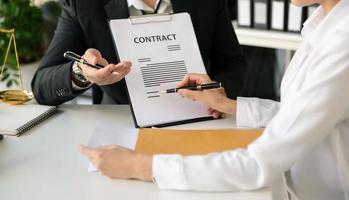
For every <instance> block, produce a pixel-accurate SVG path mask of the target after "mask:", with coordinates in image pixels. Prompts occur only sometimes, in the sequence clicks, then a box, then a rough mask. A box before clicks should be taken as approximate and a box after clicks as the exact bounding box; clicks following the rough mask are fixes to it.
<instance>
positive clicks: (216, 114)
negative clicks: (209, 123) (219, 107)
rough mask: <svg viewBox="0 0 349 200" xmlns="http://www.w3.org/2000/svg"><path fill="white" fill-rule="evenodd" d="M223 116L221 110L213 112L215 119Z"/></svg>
mask: <svg viewBox="0 0 349 200" xmlns="http://www.w3.org/2000/svg"><path fill="white" fill-rule="evenodd" d="M221 116H222V113H221V112H219V111H216V110H215V111H213V113H212V117H213V118H215V119H218V118H220V117H221Z"/></svg>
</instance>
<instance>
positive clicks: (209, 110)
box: [207, 108, 215, 115]
mask: <svg viewBox="0 0 349 200" xmlns="http://www.w3.org/2000/svg"><path fill="white" fill-rule="evenodd" d="M207 112H208V114H209V115H213V113H214V112H215V110H214V109H212V108H208V109H207Z"/></svg>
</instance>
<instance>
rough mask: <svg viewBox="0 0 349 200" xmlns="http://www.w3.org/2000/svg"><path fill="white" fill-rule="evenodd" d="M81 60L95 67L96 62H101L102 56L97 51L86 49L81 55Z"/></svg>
mask: <svg viewBox="0 0 349 200" xmlns="http://www.w3.org/2000/svg"><path fill="white" fill-rule="evenodd" d="M83 58H84V59H85V60H87V62H89V63H90V64H93V65H95V64H97V63H98V61H101V60H102V55H101V53H100V52H99V51H98V50H97V49H88V50H87V51H86V52H85V54H84V55H83Z"/></svg>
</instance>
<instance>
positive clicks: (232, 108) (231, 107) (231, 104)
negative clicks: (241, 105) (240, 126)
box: [223, 98, 236, 116]
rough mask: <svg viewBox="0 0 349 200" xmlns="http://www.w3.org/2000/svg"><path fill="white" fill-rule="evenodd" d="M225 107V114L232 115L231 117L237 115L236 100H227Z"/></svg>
mask: <svg viewBox="0 0 349 200" xmlns="http://www.w3.org/2000/svg"><path fill="white" fill-rule="evenodd" d="M223 105H225V111H226V112H225V113H227V114H231V115H234V116H235V115H236V100H232V99H228V98H227V99H226V102H225V103H224V104H223Z"/></svg>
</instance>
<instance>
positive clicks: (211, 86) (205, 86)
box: [160, 82, 223, 94]
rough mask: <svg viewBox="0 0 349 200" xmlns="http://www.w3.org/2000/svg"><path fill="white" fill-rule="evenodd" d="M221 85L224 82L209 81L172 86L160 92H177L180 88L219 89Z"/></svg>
mask: <svg viewBox="0 0 349 200" xmlns="http://www.w3.org/2000/svg"><path fill="white" fill-rule="evenodd" d="M221 87H223V84H222V83H221V82H214V83H207V84H201V85H189V86H186V87H180V88H172V89H168V90H163V91H160V94H170V93H176V92H178V91H179V90H180V89H187V90H200V91H201V90H210V89H218V88H221Z"/></svg>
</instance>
